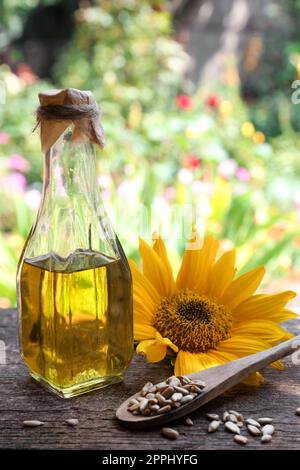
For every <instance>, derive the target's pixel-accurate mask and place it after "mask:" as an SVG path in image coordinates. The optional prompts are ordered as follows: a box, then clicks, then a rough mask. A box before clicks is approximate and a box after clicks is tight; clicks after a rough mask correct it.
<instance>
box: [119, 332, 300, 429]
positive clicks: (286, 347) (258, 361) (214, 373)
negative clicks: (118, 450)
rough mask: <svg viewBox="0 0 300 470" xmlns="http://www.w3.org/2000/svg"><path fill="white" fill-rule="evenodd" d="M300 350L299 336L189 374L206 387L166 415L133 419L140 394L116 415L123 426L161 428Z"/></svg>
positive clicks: (126, 402) (123, 405)
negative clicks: (133, 406) (131, 405)
mask: <svg viewBox="0 0 300 470" xmlns="http://www.w3.org/2000/svg"><path fill="white" fill-rule="evenodd" d="M298 348H300V335H298V336H295V337H294V338H292V339H290V340H288V341H285V342H284V343H280V344H278V345H277V346H274V347H273V348H270V349H267V350H265V351H262V352H259V353H256V354H251V355H250V356H246V357H242V358H241V359H237V360H235V361H231V362H227V363H226V364H224V365H221V366H217V367H212V368H210V369H206V370H202V371H200V372H195V373H193V374H189V375H188V376H187V377H189V378H190V379H200V380H203V381H204V382H205V383H206V387H205V388H204V390H203V391H202V393H200V394H199V395H198V396H197V397H195V398H194V400H192V401H190V402H189V403H186V404H184V405H182V406H181V407H180V408H175V409H173V410H171V411H169V412H167V413H164V414H161V415H154V416H141V415H133V414H132V413H131V412H130V411H128V410H127V408H128V404H129V403H128V402H129V400H130V399H132V398H136V397H137V396H139V393H140V392H138V393H136V394H135V395H132V396H131V397H129V398H128V399H127V400H126V401H124V402H123V403H122V405H121V406H120V407H119V408H118V410H117V412H116V416H117V418H118V420H119V421H120V422H121V423H122V424H123V425H124V426H126V427H129V428H136V429H144V428H148V427H152V426H162V425H164V424H166V423H169V422H170V421H174V420H175V419H178V418H182V417H183V416H186V415H188V414H190V413H191V412H193V411H195V410H197V409H198V408H200V407H201V406H203V405H205V403H208V402H209V401H211V400H213V399H214V398H216V397H217V396H219V395H221V394H222V393H223V392H225V391H226V390H228V389H230V388H231V387H233V386H234V385H236V384H238V383H239V382H242V381H243V380H244V379H246V378H247V377H249V375H251V374H252V373H253V372H256V371H258V370H260V369H263V368H264V367H266V366H267V365H269V364H271V363H272V362H274V361H277V360H278V359H281V358H282V357H284V356H288V355H289V354H292V353H293V352H295V351H296V350H297V349H298Z"/></svg>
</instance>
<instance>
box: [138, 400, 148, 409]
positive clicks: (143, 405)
mask: <svg viewBox="0 0 300 470" xmlns="http://www.w3.org/2000/svg"><path fill="white" fill-rule="evenodd" d="M148 403H149V400H147V398H143V400H141V401H140V411H144V410H145V409H146V408H147V407H148Z"/></svg>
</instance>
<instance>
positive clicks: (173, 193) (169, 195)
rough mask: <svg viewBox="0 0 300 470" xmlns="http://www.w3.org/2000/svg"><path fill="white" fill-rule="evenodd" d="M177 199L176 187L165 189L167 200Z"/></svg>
mask: <svg viewBox="0 0 300 470" xmlns="http://www.w3.org/2000/svg"><path fill="white" fill-rule="evenodd" d="M175 197H176V188H174V186H168V187H167V188H166V189H165V198H166V199H168V200H170V199H174V198H175Z"/></svg>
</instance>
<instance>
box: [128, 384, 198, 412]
mask: <svg viewBox="0 0 300 470" xmlns="http://www.w3.org/2000/svg"><path fill="white" fill-rule="evenodd" d="M205 386H206V384H205V382H203V381H202V380H191V379H189V378H188V377H186V376H175V375H172V377H169V378H168V379H167V380H165V381H164V382H160V383H158V384H156V385H153V383H151V382H148V383H146V384H145V385H144V386H143V388H142V390H141V391H140V393H139V395H138V396H137V397H136V398H132V399H131V400H129V404H128V408H127V409H128V411H130V412H131V413H132V414H134V415H142V416H153V415H157V414H159V415H160V414H163V413H167V412H168V411H171V410H172V409H174V408H179V407H180V406H182V405H184V404H186V403H189V402H190V401H192V400H194V398H196V397H197V396H198V395H199V394H200V393H201V392H202V390H203V389H204V388H205Z"/></svg>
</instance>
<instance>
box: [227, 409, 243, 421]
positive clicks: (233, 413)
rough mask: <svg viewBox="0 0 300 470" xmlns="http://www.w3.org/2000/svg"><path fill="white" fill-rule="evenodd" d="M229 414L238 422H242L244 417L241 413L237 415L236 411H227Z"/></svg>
mask: <svg viewBox="0 0 300 470" xmlns="http://www.w3.org/2000/svg"><path fill="white" fill-rule="evenodd" d="M229 414H231V415H234V416H236V418H237V420H238V421H244V416H243V415H242V413H239V412H238V411H235V410H229Z"/></svg>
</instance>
